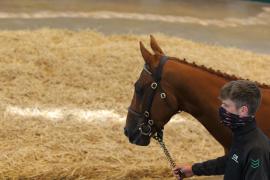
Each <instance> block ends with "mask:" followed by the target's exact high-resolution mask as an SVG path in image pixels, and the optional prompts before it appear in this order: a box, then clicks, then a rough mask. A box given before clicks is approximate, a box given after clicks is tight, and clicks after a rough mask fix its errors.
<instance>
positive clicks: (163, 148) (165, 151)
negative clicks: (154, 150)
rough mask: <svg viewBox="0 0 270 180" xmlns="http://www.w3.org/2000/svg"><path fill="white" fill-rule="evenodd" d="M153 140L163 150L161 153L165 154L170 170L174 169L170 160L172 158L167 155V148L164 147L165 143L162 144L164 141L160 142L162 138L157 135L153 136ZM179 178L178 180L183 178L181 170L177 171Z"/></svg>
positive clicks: (173, 164) (172, 161)
mask: <svg viewBox="0 0 270 180" xmlns="http://www.w3.org/2000/svg"><path fill="white" fill-rule="evenodd" d="M153 138H154V139H155V140H157V141H158V143H159V145H160V147H161V149H162V150H163V152H164V154H165V156H166V159H167V160H168V161H169V163H170V166H171V168H172V169H173V168H175V166H176V164H175V162H174V160H173V159H172V156H171V155H170V153H169V151H168V149H167V147H166V146H165V143H164V141H163V140H162V138H160V137H158V136H157V135H156V136H154V137H153ZM179 176H180V180H181V179H182V178H183V176H184V172H183V171H182V170H181V169H180V170H179Z"/></svg>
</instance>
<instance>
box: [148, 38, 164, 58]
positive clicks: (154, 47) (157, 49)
mask: <svg viewBox="0 0 270 180" xmlns="http://www.w3.org/2000/svg"><path fill="white" fill-rule="evenodd" d="M150 45H151V48H152V50H153V51H154V52H155V53H159V54H161V55H164V52H163V51H162V49H161V48H160V47H159V45H158V44H157V41H156V39H155V38H154V36H152V35H150Z"/></svg>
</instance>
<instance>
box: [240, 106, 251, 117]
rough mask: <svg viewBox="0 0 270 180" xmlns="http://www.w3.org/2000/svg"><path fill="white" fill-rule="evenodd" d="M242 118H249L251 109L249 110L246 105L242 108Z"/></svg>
mask: <svg viewBox="0 0 270 180" xmlns="http://www.w3.org/2000/svg"><path fill="white" fill-rule="evenodd" d="M239 115H240V116H242V117H246V116H249V109H248V106H247V105H244V106H242V107H241V108H240V114H239Z"/></svg>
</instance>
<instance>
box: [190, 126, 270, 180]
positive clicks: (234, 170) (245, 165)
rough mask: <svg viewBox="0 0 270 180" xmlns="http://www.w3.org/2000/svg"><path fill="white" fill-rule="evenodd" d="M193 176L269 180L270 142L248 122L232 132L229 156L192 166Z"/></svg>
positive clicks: (226, 179)
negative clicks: (222, 176)
mask: <svg viewBox="0 0 270 180" xmlns="http://www.w3.org/2000/svg"><path fill="white" fill-rule="evenodd" d="M192 170H193V173H194V174H195V175H198V176H200V175H223V174H224V180H270V140H269V139H268V137H267V136H266V135H265V134H264V133H263V132H262V131H261V130H260V129H259V128H258V127H257V126H256V122H255V121H254V122H251V123H249V124H247V125H246V126H244V127H241V128H238V129H236V130H234V131H233V142H232V147H231V149H230V152H229V153H228V154H227V155H225V156H222V157H219V158H217V159H213V160H209V161H205V162H202V163H196V164H194V165H193V166H192Z"/></svg>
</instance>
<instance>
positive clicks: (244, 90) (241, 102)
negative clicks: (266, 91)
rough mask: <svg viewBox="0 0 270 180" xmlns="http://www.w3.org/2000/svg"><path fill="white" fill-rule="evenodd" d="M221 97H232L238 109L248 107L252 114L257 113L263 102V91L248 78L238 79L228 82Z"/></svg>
mask: <svg viewBox="0 0 270 180" xmlns="http://www.w3.org/2000/svg"><path fill="white" fill-rule="evenodd" d="M219 98H220V99H222V100H226V99H230V100H232V101H233V102H234V103H235V104H236V107H237V109H238V108H240V107H242V106H247V107H248V113H249V115H250V116H252V115H255V113H256V111H257V110H258V108H259V106H260V103H261V92H260V89H259V88H258V86H257V85H256V84H255V83H254V82H251V81H248V80H237V81H230V82H228V83H226V84H225V85H224V86H223V87H222V88H221V90H220V96H219Z"/></svg>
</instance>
